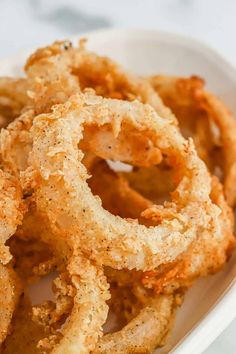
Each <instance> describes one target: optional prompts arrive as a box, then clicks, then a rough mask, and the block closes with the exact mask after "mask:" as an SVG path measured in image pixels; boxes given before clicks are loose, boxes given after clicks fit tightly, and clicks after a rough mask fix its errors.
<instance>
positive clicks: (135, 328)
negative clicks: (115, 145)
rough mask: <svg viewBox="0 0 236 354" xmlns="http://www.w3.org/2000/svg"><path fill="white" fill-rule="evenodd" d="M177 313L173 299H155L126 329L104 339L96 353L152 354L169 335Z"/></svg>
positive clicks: (98, 345)
mask: <svg viewBox="0 0 236 354" xmlns="http://www.w3.org/2000/svg"><path fill="white" fill-rule="evenodd" d="M174 309H175V304H174V297H173V296H171V295H169V296H168V295H160V296H159V297H157V298H156V299H155V298H153V300H152V301H150V302H149V303H148V305H146V306H145V307H144V308H143V309H142V310H141V311H140V313H139V314H138V315H137V316H136V317H135V318H134V319H133V320H132V321H130V322H129V323H128V324H127V325H126V326H125V327H124V328H122V329H121V330H120V331H118V332H115V333H111V334H107V335H105V336H103V337H102V338H101V339H100V341H99V342H98V344H97V346H96V349H95V350H94V351H93V353H94V354H95V353H96V354H108V353H117V354H118V353H119V354H120V353H123V354H131V353H136V354H138V353H139V354H141V353H152V352H153V350H154V349H155V348H156V347H157V346H158V345H160V344H162V341H163V338H164V337H165V336H166V334H167V333H168V331H169V329H170V325H171V323H172V321H171V319H172V317H173V315H174Z"/></svg>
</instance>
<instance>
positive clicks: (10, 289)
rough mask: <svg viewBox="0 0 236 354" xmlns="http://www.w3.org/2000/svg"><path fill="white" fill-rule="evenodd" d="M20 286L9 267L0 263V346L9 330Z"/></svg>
mask: <svg viewBox="0 0 236 354" xmlns="http://www.w3.org/2000/svg"><path fill="white" fill-rule="evenodd" d="M20 292H21V285H20V282H19V279H18V278H17V276H16V274H15V273H14V271H13V270H12V269H11V267H10V266H4V265H2V264H1V263H0V319H1V321H0V344H1V343H2V342H3V341H4V339H5V338H6V336H7V334H8V333H9V332H10V330H11V320H12V316H13V314H14V311H15V309H16V306H17V303H18V300H19V295H20Z"/></svg>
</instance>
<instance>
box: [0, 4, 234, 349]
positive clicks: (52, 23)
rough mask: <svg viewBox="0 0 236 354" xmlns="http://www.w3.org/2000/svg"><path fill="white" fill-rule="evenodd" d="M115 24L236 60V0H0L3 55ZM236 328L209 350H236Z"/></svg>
mask: <svg viewBox="0 0 236 354" xmlns="http://www.w3.org/2000/svg"><path fill="white" fill-rule="evenodd" d="M113 26H116V27H129V28H132V27H133V28H152V29H153V28H155V29H161V30H166V31H170V32H177V33H183V34H188V35H190V36H193V37H195V38H198V39H200V40H203V41H205V42H206V43H207V44H209V45H211V46H212V47H214V48H216V49H217V50H218V51H220V52H221V53H222V54H224V56H226V57H227V58H228V59H229V60H231V62H233V63H234V64H235V65H236V45H235V42H234V40H235V35H236V1H235V0H227V1H226V0H119V1H115V0H50V1H49V0H20V1H19V0H0V43H1V46H0V58H4V57H8V56H10V55H12V54H15V53H17V52H18V51H21V50H22V49H28V48H31V47H35V46H38V45H41V44H45V43H50V42H51V41H53V40H55V39H59V38H61V39H62V38H67V37H69V36H71V35H73V34H76V33H80V32H84V31H89V30H95V29H99V28H105V27H113ZM235 306H236V301H235ZM235 334H236V320H235V321H234V322H233V323H232V324H231V325H230V326H229V327H228V328H227V329H226V330H225V331H224V332H223V333H222V334H221V335H220V336H219V337H218V338H217V340H216V341H215V342H214V343H213V344H212V345H211V346H210V347H209V348H208V349H207V350H206V351H205V353H204V354H222V353H224V354H225V353H226V354H234V353H236V341H235Z"/></svg>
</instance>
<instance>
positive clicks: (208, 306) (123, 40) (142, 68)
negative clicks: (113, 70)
mask: <svg viewBox="0 0 236 354" xmlns="http://www.w3.org/2000/svg"><path fill="white" fill-rule="evenodd" d="M83 36H86V37H87V38H88V48H89V49H92V50H95V51H97V52H98V53H101V54H105V55H108V56H110V57H111V58H114V59H116V60H117V61H118V62H119V63H121V64H122V65H124V66H125V67H126V68H127V69H129V70H131V71H133V72H136V73H138V74H144V75H149V74H157V73H161V74H175V75H192V74H195V75H199V76H202V77H203V78H204V79H205V80H206V83H207V87H208V88H209V89H210V90H212V91H213V92H214V93H216V94H217V95H218V96H220V97H221V98H222V99H223V100H224V101H225V103H226V104H227V105H228V106H229V107H230V108H231V110H232V111H233V112H234V114H235V116H236V99H235V95H236V69H235V68H234V67H233V65H232V64H230V63H229V62H228V61H226V60H225V59H224V58H223V57H222V56H221V55H219V54H218V53H216V52H215V51H214V50H212V49H211V48H209V47H208V46H206V45H205V44H202V43H199V42H198V41H196V40H193V39H190V38H186V37H184V36H181V35H176V34H170V33H163V32H160V31H149V30H123V29H122V30H116V29H114V30H102V31H96V32H90V33H87V34H84V35H83ZM79 37H81V35H80V36H76V37H73V38H72V39H73V40H76V39H78V38H79ZM27 54H28V53H23V54H20V55H17V56H15V57H14V58H12V59H11V58H10V59H7V60H3V61H2V62H0V75H4V74H8V75H16V74H18V73H19V72H20V67H21V66H22V64H23V62H24V59H25V57H26V55H27ZM235 260H236V254H235V253H234V256H233V257H232V258H231V261H230V262H229V263H228V264H227V265H226V266H225V268H224V270H223V271H221V272H220V273H218V274H216V275H214V276H211V277H208V278H205V279H201V280H199V281H197V282H196V283H195V284H194V286H193V287H192V288H191V289H190V290H189V291H188V293H187V296H186V299H185V302H184V304H183V306H182V307H181V308H180V310H179V311H178V314H177V319H176V322H175V327H174V330H173V332H172V335H171V336H170V338H169V340H168V343H167V345H166V346H165V347H163V348H161V349H159V350H157V351H156V353H175V354H177V353H179V354H180V353H181V354H190V353H191V354H198V353H202V352H203V350H204V349H205V348H206V347H207V346H208V345H209V344H210V343H211V342H212V341H213V340H214V339H215V338H216V337H217V336H218V335H219V334H220V333H221V332H222V331H223V329H224V328H226V327H227V326H228V324H229V323H230V322H231V321H232V320H233V319H234V318H235V317H236V284H235V279H236V262H235Z"/></svg>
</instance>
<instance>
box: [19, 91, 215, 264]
mask: <svg viewBox="0 0 236 354" xmlns="http://www.w3.org/2000/svg"><path fill="white" fill-rule="evenodd" d="M91 125H92V126H95V127H96V126H97V127H100V131H102V127H105V128H106V129H109V130H110V131H109V130H108V136H109V138H108V141H109V142H110V140H111V139H110V136H111V137H112V135H113V134H114V135H113V136H114V137H116V139H115V140H114V138H113V141H111V143H113V144H114V145H115V143H116V140H117V141H118V144H119V137H120V136H121V140H122V144H124V141H123V139H122V128H123V127H124V126H126V127H127V126H128V127H130V128H129V130H130V134H132V131H138V132H139V131H140V132H144V131H145V133H146V135H147V136H148V137H149V139H150V144H152V145H153V146H154V148H155V147H156V146H157V147H158V149H159V148H161V149H162V152H163V153H165V154H166V155H167V156H169V158H170V159H172V163H173V164H175V165H177V166H178V174H180V173H181V171H183V175H184V176H183V177H182V176H179V179H180V182H179V185H178V187H177V189H176V191H175V192H174V193H173V195H172V196H173V200H172V203H170V204H168V205H166V206H165V208H164V210H165V209H166V214H168V218H165V219H163V220H161V222H160V223H159V225H158V226H156V227H150V228H146V227H145V226H144V225H138V224H137V223H135V222H130V221H129V220H124V219H121V218H119V217H115V216H113V215H111V214H110V213H108V212H107V211H105V210H104V209H103V208H102V207H101V204H100V201H99V200H97V199H95V198H94V196H93V195H92V194H91V191H90V189H89V188H88V186H87V183H86V178H87V173H86V169H85V167H84V165H83V164H82V163H81V162H80V161H81V160H82V158H83V154H82V151H80V150H78V149H77V146H78V144H79V141H80V140H81V138H82V127H83V128H84V129H85V130H86V126H87V127H88V128H90V126H91ZM112 131H113V132H114V133H112ZM167 132H168V134H167ZM90 133H91V131H90ZM96 133H97V130H95V134H96ZM33 136H34V144H33V152H32V156H31V163H32V166H33V171H32V169H29V170H28V172H27V173H26V174H25V179H26V180H27V178H28V179H32V180H33V182H32V183H33V184H34V185H33V188H34V189H35V191H36V202H37V205H38V207H39V209H40V211H41V212H42V213H45V212H46V213H47V215H48V219H49V223H50V224H51V227H52V229H53V232H55V233H56V234H58V235H59V234H60V235H62V234H64V237H66V239H67V240H68V241H69V242H71V246H72V247H75V245H76V244H78V243H79V244H80V246H81V247H82V249H84V251H85V252H88V253H89V254H91V257H93V258H96V259H97V261H98V262H100V263H102V264H105V265H108V266H113V267H114V268H118V269H119V268H121V267H127V268H129V269H132V268H137V269H143V270H145V269H146V270H147V269H150V268H153V267H156V266H158V265H159V264H162V263H165V262H169V261H172V260H174V259H175V258H176V257H177V256H178V255H179V254H181V253H182V252H183V251H185V250H186V249H187V247H188V246H189V245H190V244H191V242H192V241H193V240H194V238H195V237H196V235H197V234H198V230H199V231H200V229H201V230H202V228H204V229H206V230H209V232H212V233H214V232H216V233H218V232H220V229H219V225H218V222H217V218H218V215H219V209H218V207H217V206H216V205H214V204H213V203H212V202H211V201H210V198H209V194H210V187H211V186H210V177H209V176H208V174H207V172H206V169H205V167H204V165H203V163H202V162H201V160H200V159H199V158H198V157H197V155H196V153H195V150H194V148H193V145H192V143H191V141H186V140H184V139H183V138H182V137H181V135H180V134H179V132H178V130H177V129H176V128H175V127H174V126H173V125H170V124H169V122H168V121H167V120H165V119H161V118H160V117H159V116H158V115H157V114H156V112H155V111H154V110H153V109H152V108H151V107H150V106H148V105H143V104H141V103H139V102H130V103H128V102H122V101H119V100H118V101H117V100H111V99H103V98H100V97H96V96H94V95H91V94H89V93H88V94H86V95H78V96H76V97H74V98H72V99H71V100H70V101H68V103H67V104H65V105H61V106H57V107H55V108H54V112H53V113H52V114H47V115H41V116H38V117H36V118H35V120H34V125H33ZM95 136H96V135H95ZM102 136H103V137H104V135H103V131H102ZM98 139H99V134H98ZM109 139H110V140H109ZM129 140H130V139H129ZM129 140H128V141H127V142H126V143H128V142H129ZM98 141H99V140H98ZM103 143H104V139H103ZM131 143H132V139H131ZM152 145H151V147H152ZM91 148H92V147H91ZM115 148H116V146H115ZM115 148H114V150H115ZM94 149H95V150H96V151H95V153H97V154H98V155H100V157H104V155H106V154H107V151H108V150H109V149H106V146H105V147H104V145H102V146H101V144H100V145H99V143H98V144H96V146H95V148H94ZM104 150H105V151H104ZM127 150H128V149H127ZM130 151H131V157H132V153H133V152H134V151H135V150H132V149H130V148H129V150H128V153H129V154H130ZM136 151H137V150H136ZM136 151H135V152H136ZM93 152H94V151H93ZM141 153H142V150H141ZM145 153H146V151H144V152H143V154H144V156H145V157H146V155H145ZM108 157H111V156H110V155H109V156H108ZM125 158H126V156H125ZM188 176H189V177H190V176H191V178H189V177H188ZM67 177H69V178H67ZM72 181H73V182H72ZM203 181H204V183H203ZM208 182H209V184H208ZM59 191H60V196H59V194H58V193H59ZM46 195H47V198H45V196H46ZM59 198H60V199H61V200H62V201H63V205H62V203H60V202H59ZM180 201H181V202H180ZM75 205H76V207H74V206H75ZM157 209H158V208H157ZM159 209H160V210H158V211H156V212H157V213H159V212H160V213H161V212H162V210H163V207H160V208H159ZM81 218H82V219H83V221H84V222H83V223H82V225H81V223H79V220H81ZM101 221H102V222H101ZM88 225H90V226H89V227H88ZM173 226H174V228H173ZM65 227H66V231H62V230H65ZM78 235H79V236H78ZM170 235H171V237H170ZM95 245H96V249H94V247H95ZM121 264H122V265H121Z"/></svg>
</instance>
